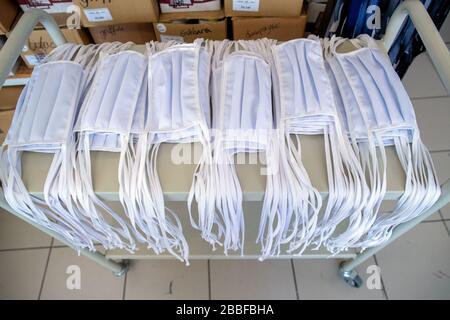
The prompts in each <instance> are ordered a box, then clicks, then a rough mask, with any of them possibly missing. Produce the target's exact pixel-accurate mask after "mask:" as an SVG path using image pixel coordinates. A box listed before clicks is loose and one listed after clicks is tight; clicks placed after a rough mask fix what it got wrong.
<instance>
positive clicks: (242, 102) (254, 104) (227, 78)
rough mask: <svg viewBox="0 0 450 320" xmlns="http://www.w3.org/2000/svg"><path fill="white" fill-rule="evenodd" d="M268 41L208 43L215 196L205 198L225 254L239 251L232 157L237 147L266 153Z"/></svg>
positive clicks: (238, 194) (238, 193)
mask: <svg viewBox="0 0 450 320" xmlns="http://www.w3.org/2000/svg"><path fill="white" fill-rule="evenodd" d="M274 43H275V41H274V40H267V39H265V40H260V41H238V42H231V41H210V42H209V43H208V48H209V50H210V51H211V53H212V55H213V56H212V71H211V73H212V107H213V108H212V110H213V128H214V147H213V154H214V159H213V161H214V181H215V184H214V186H215V198H210V199H209V201H210V202H211V203H214V207H215V208H216V215H215V216H214V219H213V220H211V223H210V226H211V225H212V224H213V223H215V224H216V225H217V229H216V231H217V233H216V234H215V235H214V239H215V240H216V241H217V243H220V244H222V242H223V247H224V252H225V254H227V253H228V250H239V249H240V250H241V254H242V253H243V250H244V233H245V225H244V212H243V209H242V190H241V187H240V183H239V179H238V177H237V174H236V170H235V166H234V161H233V160H234V159H233V156H234V155H235V154H237V153H243V152H247V153H256V152H261V153H266V152H267V153H268V151H267V149H268V145H269V143H270V142H269V141H270V139H271V138H270V137H271V136H272V135H273V117H272V94H271V91H272V80H271V70H270V65H269V62H268V60H267V58H266V57H265V56H267V54H268V53H269V54H270V47H271V45H272V44H274ZM261 50H265V52H263V51H261ZM238 158H239V156H238ZM241 159H242V158H241ZM261 174H263V173H261ZM208 231H209V232H210V230H208ZM222 238H223V241H222Z"/></svg>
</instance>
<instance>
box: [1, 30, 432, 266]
mask: <svg viewBox="0 0 450 320" xmlns="http://www.w3.org/2000/svg"><path fill="white" fill-rule="evenodd" d="M343 41H344V40H343V39H339V38H333V39H331V40H330V41H324V47H325V48H322V45H321V42H320V41H319V40H318V39H316V38H310V39H297V40H292V41H288V42H286V43H283V44H277V43H276V41H274V40H268V39H261V40H257V41H236V42H232V41H228V40H225V41H207V42H206V43H205V42H203V41H202V40H201V39H200V40H197V41H195V42H194V43H192V44H176V43H174V42H168V43H158V42H151V43H149V44H147V46H146V53H145V54H140V53H137V52H134V51H131V50H129V49H131V46H132V44H131V43H127V44H121V43H107V44H102V45H88V46H81V45H64V46H61V47H58V48H57V49H56V50H54V51H53V52H52V53H51V54H50V55H49V56H48V58H47V61H46V62H45V63H43V64H42V65H40V66H38V67H36V68H35V70H34V72H33V75H32V77H31V79H30V81H29V83H28V84H27V86H26V87H25V89H24V91H23V93H22V95H21V97H20V99H19V102H18V105H17V109H16V112H15V115H14V119H13V123H12V125H11V129H10V131H9V133H8V136H7V139H6V142H5V145H4V147H3V149H2V153H1V158H0V169H1V170H0V179H1V181H2V185H3V189H4V192H5V198H6V200H7V201H8V203H9V204H10V206H11V207H12V208H13V209H14V210H15V211H17V212H18V213H19V214H22V215H23V216H25V217H27V218H29V219H31V220H32V221H34V222H35V223H37V224H40V225H42V226H45V227H47V228H49V229H51V230H53V231H54V232H56V233H58V234H60V235H61V236H62V237H63V238H64V239H65V240H67V241H68V242H70V243H71V244H72V245H73V246H76V247H79V248H88V249H90V250H95V246H94V244H95V243H99V244H101V245H103V246H104V247H105V248H106V249H112V248H123V249H126V250H129V251H130V252H134V250H135V249H136V241H138V242H141V243H144V244H146V245H147V247H148V248H149V249H152V250H153V251H154V252H155V253H157V254H159V253H162V252H165V251H167V252H169V253H171V254H172V255H174V256H175V257H177V258H179V259H180V260H182V261H185V262H187V261H188V257H189V248H188V242H187V241H186V239H185V237H184V235H183V228H182V224H181V222H180V219H179V218H178V216H177V214H176V213H175V212H173V211H172V210H170V209H169V208H166V205H165V201H164V193H163V190H162V187H161V183H160V181H159V176H158V172H157V158H158V153H159V149H160V146H161V144H162V143H172V144H175V143H181V144H186V145H187V144H192V143H199V144H201V146H202V153H201V156H200V159H199V163H198V165H197V167H196V169H195V172H194V177H193V182H192V186H191V189H190V191H189V196H188V208H189V210H188V212H189V215H190V222H191V224H192V226H193V227H194V228H195V229H198V230H199V231H200V232H201V236H202V238H203V239H205V240H206V241H207V242H208V243H210V244H211V245H212V246H213V248H215V247H216V246H223V247H224V252H225V254H227V253H228V252H229V251H230V250H240V252H241V254H243V253H244V235H245V223H244V211H243V207H242V201H243V193H242V189H241V184H240V181H239V179H238V176H237V173H236V168H235V164H234V157H235V156H236V155H238V156H237V158H238V159H242V157H240V156H239V154H242V153H252V154H256V153H258V154H261V155H264V156H265V160H266V162H265V165H266V167H265V171H261V172H260V174H264V175H266V192H265V196H264V200H263V207H262V211H261V222H260V226H259V234H258V239H257V241H258V242H259V243H260V244H261V259H264V258H267V257H271V256H277V255H279V254H280V253H281V251H282V250H284V248H286V249H287V251H286V252H287V253H289V254H302V253H303V252H304V250H305V249H306V248H307V247H308V246H311V245H315V247H316V248H318V247H320V246H322V245H324V246H325V247H326V248H328V250H329V251H330V252H331V253H337V252H339V251H341V250H345V249H347V248H350V247H363V248H364V247H369V246H374V245H377V244H380V243H382V242H383V241H386V240H387V239H389V237H390V235H391V233H392V230H393V228H395V227H396V226H397V225H399V224H401V223H403V222H405V221H408V220H410V219H412V218H414V217H416V216H418V215H419V214H421V213H422V212H423V211H425V210H427V209H428V208H430V207H431V206H432V205H433V203H434V202H435V201H436V199H437V198H438V197H439V194H440V189H439V185H438V182H437V179H436V178H435V174H434V169H433V165H432V161H431V157H430V155H429V153H428V151H427V150H426V148H425V147H424V145H423V144H422V142H421V141H420V137H419V130H418V128H417V124H416V120H415V116H414V111H413V108H412V105H411V102H410V100H409V98H408V96H407V94H406V92H405V90H404V89H403V87H402V85H401V82H400V80H399V79H398V77H397V75H396V74H395V72H394V70H393V68H392V66H391V65H390V63H389V60H388V59H387V57H386V56H385V54H384V53H383V52H382V51H380V50H379V49H378V48H377V47H376V44H375V43H374V42H373V41H372V40H371V39H369V38H367V37H360V38H358V39H355V40H352V43H353V44H354V45H355V46H356V47H358V48H359V49H358V50H356V51H354V52H351V53H347V54H339V53H337V52H336V47H337V46H338V45H339V44H340V43H342V42H343ZM323 50H325V55H326V56H327V62H325V60H324V56H323ZM210 85H211V91H210ZM210 99H211V102H212V103H211V104H212V127H213V129H214V130H212V129H211V110H210V108H211V105H210ZM345 131H347V132H345ZM299 135H323V137H324V146H325V149H324V152H325V156H326V166H327V174H328V187H329V194H328V198H327V199H326V205H325V201H323V203H324V205H322V197H321V195H320V194H319V192H318V190H316V188H315V187H314V186H313V185H312V183H311V181H310V178H309V176H308V173H307V171H306V169H305V167H304V166H303V163H302V146H301V141H300V139H299ZM349 137H350V139H348V138H349ZM387 145H392V146H394V147H395V150H396V151H397V155H398V157H399V159H400V162H401V164H402V166H403V169H404V171H405V174H406V181H405V192H404V194H403V195H402V196H401V197H400V199H399V200H398V203H397V206H396V207H395V208H394V210H393V211H392V212H386V213H378V211H379V207H380V204H381V201H382V200H383V197H384V195H385V192H386V153H385V146H387ZM24 151H34V152H47V153H52V154H54V157H53V162H52V164H51V167H50V170H49V172H48V176H47V179H46V181H45V185H44V199H43V200H42V199H39V198H37V197H34V196H32V195H30V194H29V192H28V191H27V189H26V187H25V185H24V183H23V181H22V178H21V154H22V152H24ZM91 151H102V152H115V153H118V154H119V156H120V158H119V169H118V172H117V175H118V181H119V186H120V189H119V199H120V202H121V203H122V205H123V207H124V211H125V216H121V215H120V214H118V213H117V212H115V211H114V210H112V209H111V208H110V207H109V206H108V205H106V204H105V203H104V201H102V200H101V199H100V198H99V197H98V195H97V194H96V193H95V192H94V186H93V179H92V172H91ZM194 202H196V204H197V208H198V212H197V214H195V213H194V212H193V210H192V208H191V207H192V206H193V204H194ZM322 207H323V208H322ZM321 209H323V211H322V212H321ZM345 222H348V226H347V228H346V230H345V231H344V232H343V233H341V234H336V229H337V226H338V225H339V224H341V223H345Z"/></svg>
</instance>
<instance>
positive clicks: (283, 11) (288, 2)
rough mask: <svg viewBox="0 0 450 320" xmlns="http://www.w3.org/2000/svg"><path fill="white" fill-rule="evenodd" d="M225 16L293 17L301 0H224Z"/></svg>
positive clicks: (296, 13) (296, 14)
mask: <svg viewBox="0 0 450 320" xmlns="http://www.w3.org/2000/svg"><path fill="white" fill-rule="evenodd" d="M224 4H225V15H226V16H227V17H295V16H297V17H298V16H299V15H300V13H301V12H302V7H303V0H225V2H224Z"/></svg>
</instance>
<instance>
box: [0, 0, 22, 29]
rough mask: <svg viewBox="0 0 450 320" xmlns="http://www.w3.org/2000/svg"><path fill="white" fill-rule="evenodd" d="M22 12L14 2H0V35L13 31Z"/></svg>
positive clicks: (7, 0)
mask: <svg viewBox="0 0 450 320" xmlns="http://www.w3.org/2000/svg"><path fill="white" fill-rule="evenodd" d="M20 12H21V11H20V8H19V6H18V4H17V3H16V2H15V1H14V0H0V34H6V33H8V32H9V31H11V28H12V26H13V24H14V21H15V20H16V17H17V16H18V15H19V13H20Z"/></svg>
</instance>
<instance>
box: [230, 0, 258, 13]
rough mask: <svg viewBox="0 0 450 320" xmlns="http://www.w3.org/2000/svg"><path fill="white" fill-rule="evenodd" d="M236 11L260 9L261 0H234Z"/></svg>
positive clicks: (255, 10)
mask: <svg viewBox="0 0 450 320" xmlns="http://www.w3.org/2000/svg"><path fill="white" fill-rule="evenodd" d="M233 10H234V11H254V12H257V11H259V0H233Z"/></svg>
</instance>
